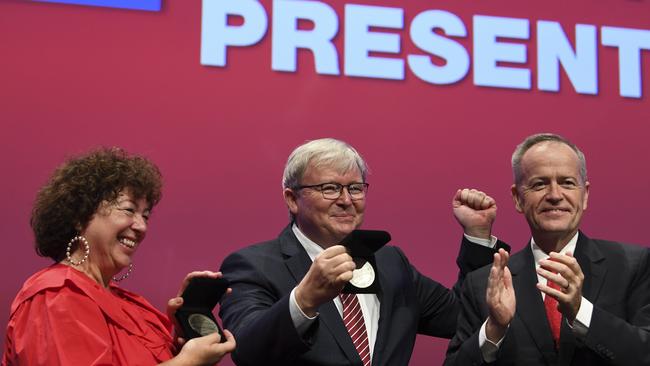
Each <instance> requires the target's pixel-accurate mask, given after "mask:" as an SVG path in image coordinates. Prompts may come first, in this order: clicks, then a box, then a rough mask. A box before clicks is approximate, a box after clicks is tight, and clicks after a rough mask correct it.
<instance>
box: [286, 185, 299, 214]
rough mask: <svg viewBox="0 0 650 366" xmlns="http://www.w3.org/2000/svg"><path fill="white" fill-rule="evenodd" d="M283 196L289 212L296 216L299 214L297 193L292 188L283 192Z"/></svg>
mask: <svg viewBox="0 0 650 366" xmlns="http://www.w3.org/2000/svg"><path fill="white" fill-rule="evenodd" d="M282 195H283V196H284V202H286V204H287V208H289V212H291V214H293V215H296V214H297V213H298V202H297V201H298V195H297V193H296V192H294V191H293V189H291V188H285V189H284V191H282Z"/></svg>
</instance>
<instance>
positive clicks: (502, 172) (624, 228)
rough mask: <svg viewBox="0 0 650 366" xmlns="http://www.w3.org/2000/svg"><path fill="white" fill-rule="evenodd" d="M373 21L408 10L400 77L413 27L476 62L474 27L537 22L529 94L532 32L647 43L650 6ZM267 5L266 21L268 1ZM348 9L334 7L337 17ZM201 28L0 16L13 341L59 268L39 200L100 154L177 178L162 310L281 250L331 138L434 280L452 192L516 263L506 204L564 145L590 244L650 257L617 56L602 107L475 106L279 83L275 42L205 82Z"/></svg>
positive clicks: (432, 344)
mask: <svg viewBox="0 0 650 366" xmlns="http://www.w3.org/2000/svg"><path fill="white" fill-rule="evenodd" d="M332 3H333V2H332ZM363 3H364V4H368V5H382V6H392V7H402V8H404V9H405V17H406V20H405V25H406V26H405V30H403V31H395V30H383V31H387V32H391V33H396V34H400V35H401V37H402V46H403V50H405V52H404V53H403V54H402V55H401V56H397V57H402V58H404V57H405V54H406V53H409V52H418V51H417V50H416V49H415V48H414V46H413V45H412V44H411V42H410V40H409V38H408V25H409V24H410V20H411V19H412V18H413V17H414V16H415V15H417V14H418V13H419V12H421V11H423V10H426V9H444V10H447V11H450V12H452V13H454V14H456V15H458V16H460V17H461V18H462V19H463V21H464V23H465V25H466V27H467V29H468V33H469V34H470V36H468V37H467V38H466V39H462V40H461V43H462V44H463V45H464V46H465V47H466V48H467V49H468V51H469V52H470V54H471V34H472V27H471V24H472V21H471V20H472V16H473V15H475V14H482V15H496V16H508V17H519V18H526V19H529V20H530V21H531V40H530V41H526V42H520V41H517V42H520V43H524V44H527V45H528V47H529V48H528V59H529V60H532V62H529V64H528V65H527V67H529V68H530V69H532V70H533V71H532V73H533V80H535V62H534V60H535V36H534V34H535V31H534V30H535V27H534V24H535V21H537V20H554V21H559V22H561V23H562V25H563V26H564V29H565V31H566V32H567V33H568V34H569V37H572V34H573V27H574V25H575V24H576V23H587V24H594V25H596V26H598V27H599V28H600V26H602V25H610V26H622V27H629V28H641V29H645V28H650V23H648V20H649V18H648V14H650V3H648V2H644V1H631V0H626V1H623V0H619V1H612V0H604V1H588V0H574V1H571V2H565V1H558V0H549V1H545V2H536V3H531V2H528V1H524V2H522V1H514V0H494V1H489V2H485V1H484V2H474V1H467V0H465V1H455V2H451V1H438V2H422V1H415V0H409V1H396V0H391V1H364V2H363ZM263 4H264V6H265V8H266V9H267V11H270V8H271V3H270V1H263ZM343 5H344V4H343V2H340V3H336V4H332V6H333V7H334V8H335V9H336V10H337V12H338V14H339V16H340V17H342V14H343V11H342V10H343ZM200 19H201V3H200V1H198V0H192V1H165V2H163V10H162V11H161V12H142V11H129V10H118V9H107V8H95V7H84V6H74V5H60V4H45V3H34V2H28V1H17V0H4V1H0V123H1V126H2V127H1V128H2V130H1V131H2V133H1V136H2V144H1V145H0V166H2V168H3V171H4V172H3V174H2V176H3V179H1V180H0V192H2V193H0V194H1V195H2V209H1V210H0V233H1V234H2V241H3V247H2V248H3V254H2V255H1V257H2V259H1V260H2V263H1V264H2V265H1V266H0V271H1V273H0V278H2V281H1V282H0V286H1V287H0V326H1V328H2V330H0V336H1V337H2V339H4V326H5V324H6V322H7V317H8V312H9V306H10V303H11V300H12V299H13V297H14V295H15V293H16V292H17V291H18V290H19V288H20V286H21V284H22V282H23V281H24V280H25V279H26V278H27V277H28V276H29V275H30V274H32V273H33V272H35V271H36V270H38V269H39V268H42V267H43V266H46V265H48V264H49V260H47V259H42V258H39V257H37V256H36V255H35V253H34V250H33V238H32V234H31V230H30V228H29V225H28V221H29V214H30V209H31V205H32V202H33V199H34V196H35V194H36V191H37V190H38V188H39V187H40V186H41V185H43V183H44V182H45V181H46V179H47V178H48V176H49V175H50V174H51V172H52V171H53V170H54V168H55V167H56V166H57V165H58V164H60V163H61V162H62V161H63V160H64V159H65V158H66V157H69V156H71V155H75V154H78V153H81V152H84V151H87V150H88V149H90V148H93V147H96V146H121V147H124V148H126V149H127V150H128V151H130V152H133V153H138V154H143V155H146V156H148V157H149V158H151V159H152V160H153V161H154V162H156V163H157V164H158V165H159V166H160V168H161V170H162V172H163V174H164V178H165V187H164V198H163V201H162V202H161V204H160V205H159V206H158V207H157V208H156V210H155V211H154V215H153V217H152V220H151V222H150V227H149V235H148V238H147V240H146V241H145V242H144V245H143V246H142V247H141V248H140V250H139V252H138V254H137V257H136V259H135V263H136V266H137V269H136V271H135V273H134V275H133V276H132V277H131V278H129V279H128V280H127V281H126V282H125V283H124V286H125V287H127V288H129V289H131V290H133V291H136V292H138V293H140V294H142V295H144V296H145V297H147V298H148V299H149V300H150V301H151V302H152V303H153V304H154V305H156V306H158V307H159V308H161V309H163V308H164V304H165V302H166V300H167V299H168V298H169V297H171V296H172V295H174V294H175V293H176V291H177V288H178V286H179V284H180V281H181V279H182V277H183V276H184V275H185V274H186V273H187V272H189V271H191V270H195V269H213V270H216V269H217V268H218V267H219V265H220V263H221V261H222V259H223V258H224V257H225V256H226V255H227V254H228V253H230V252H232V251H234V250H237V249H239V248H242V247H244V246H246V245H248V244H251V243H253V242H257V241H261V240H266V239H270V238H273V237H275V236H276V235H277V234H278V233H279V232H280V230H281V229H282V228H283V227H284V225H286V223H287V212H286V208H285V206H284V203H283V200H282V195H281V186H280V182H281V175H282V169H283V166H284V162H285V160H286V158H287V156H288V154H289V153H290V151H291V150H292V149H293V148H294V147H295V146H297V145H298V144H300V143H302V142H304V141H305V140H308V139H314V138H320V137H335V138H339V139H343V140H345V141H347V142H349V143H351V144H352V145H353V146H355V147H356V148H357V149H358V150H359V151H360V152H361V153H362V155H363V156H364V157H365V158H366V160H367V161H368V163H369V165H370V168H371V175H370V177H369V182H370V184H371V186H370V192H369V198H368V207H367V211H366V212H367V214H366V223H365V227H366V228H375V229H384V230H388V231H390V232H391V233H392V236H393V242H392V243H393V244H395V245H399V246H400V247H402V248H403V249H404V251H405V252H406V253H407V255H408V256H409V258H410V259H411V261H412V262H413V264H415V265H416V266H417V267H418V269H419V270H420V271H421V272H423V273H425V274H427V275H429V276H431V277H433V278H435V279H437V280H439V281H440V282H442V283H444V284H446V285H448V286H451V285H452V284H453V282H454V279H455V277H456V267H455V263H454V262H455V257H456V253H457V250H458V245H459V239H460V235H461V230H460V229H459V227H458V225H457V224H456V223H455V222H454V219H453V216H452V214H451V204H450V203H451V198H452V196H453V194H454V192H455V191H456V189H457V188H462V187H477V188H480V189H482V190H484V191H486V192H488V193H489V194H491V195H492V196H493V197H495V198H496V200H497V202H498V205H499V216H498V219H497V224H496V227H495V231H496V234H497V235H498V236H499V237H500V238H502V239H504V240H506V241H507V242H509V243H511V244H512V245H513V247H514V249H520V248H522V247H523V246H524V244H525V242H526V241H527V240H528V235H529V234H528V229H527V226H526V225H525V222H524V220H523V217H521V216H520V215H518V214H517V213H516V212H515V210H514V208H513V205H512V203H511V199H510V197H509V187H510V184H511V181H512V178H511V172H510V165H509V159H510V154H511V153H512V150H513V149H514V147H515V145H516V144H517V143H519V142H520V141H521V140H522V139H523V138H524V137H525V136H527V135H529V134H532V133H537V132H546V131H549V132H555V133H559V134H562V135H565V136H566V137H568V138H570V139H572V140H573V141H574V142H576V143H577V144H578V145H579V146H580V147H581V148H582V149H583V151H584V152H585V154H586V156H587V160H588V170H589V178H590V181H591V183H592V186H591V195H590V198H591V199H590V202H589V203H590V204H589V210H588V212H587V214H586V216H585V219H584V222H583V226H582V228H583V230H584V231H585V232H586V233H587V234H588V235H591V236H593V237H600V238H609V239H615V240H620V241H628V242H633V243H637V244H641V245H647V244H648V241H647V236H648V235H647V233H646V232H645V229H644V228H643V227H644V225H647V218H648V215H647V210H648V207H649V206H650V198H649V197H648V194H647V192H648V188H649V187H650V173H649V172H648V169H647V166H648V157H649V156H650V144H648V137H649V130H650V129H649V127H648V123H649V121H650V119H649V117H650V113H649V109H648V101H647V97H645V96H644V97H643V98H641V99H626V98H622V97H620V96H619V95H618V61H617V56H618V54H617V50H616V49H614V48H611V47H609V48H608V47H602V46H599V50H598V51H599V79H600V83H599V95H597V96H585V95H578V94H576V93H575V91H574V90H573V88H572V87H571V86H570V84H569V83H568V79H567V78H566V76H565V75H562V80H561V84H562V85H561V92H560V93H546V92H541V91H538V90H536V86H535V85H536V83H535V82H533V90H530V91H514V90H506V89H494V88H482V87H476V86H474V85H473V84H472V75H471V70H470V74H468V76H467V77H466V78H465V79H464V80H463V81H461V82H459V83H456V84H454V85H450V86H435V85H430V84H427V83H425V82H423V81H421V80H419V79H417V78H416V77H415V76H414V75H413V74H412V73H410V71H407V74H406V80H404V81H387V80H373V79H362V78H348V77H345V76H323V75H318V74H316V73H315V71H314V66H313V57H312V55H311V54H310V53H309V52H305V51H301V52H300V53H299V60H298V61H299V62H298V72H296V73H279V72H274V71H272V70H271V60H270V58H271V37H270V31H269V32H267V35H266V36H265V37H264V39H263V40H262V41H261V42H260V43H259V44H257V45H256V46H253V47H248V48H240V49H231V50H230V52H229V55H228V66H227V67H226V68H214V67H204V66H201V65H200V63H199V51H200V42H201V38H200V29H201V21H200ZM270 19H271V15H269V20H270ZM270 23H271V22H270V21H269V24H270ZM339 24H340V25H341V29H340V30H339V35H338V36H337V39H336V43H337V48H338V50H339V57H340V60H341V61H342V60H343V58H342V50H343V47H342V45H343V39H342V38H343V36H342V34H343V29H342V26H343V24H344V22H343V19H342V18H340V22H339ZM418 53H422V52H418ZM643 54H644V55H643V59H642V69H643V72H644V75H643V93H644V94H645V95H647V94H648V93H650V87H649V85H650V76H649V75H650V58H649V55H648V52H647V51H645V52H643ZM384 56H386V57H396V56H394V55H384ZM341 66H342V64H341ZM73 311H74V310H73ZM446 345H447V341H446V340H438V339H433V338H428V337H420V338H419V339H418V344H417V347H416V350H415V353H414V355H413V358H412V362H411V363H412V364H413V365H425V364H426V365H429V364H439V363H442V359H443V358H444V356H443V355H444V350H445V349H446ZM224 364H230V361H229V360H228V361H227V362H224Z"/></svg>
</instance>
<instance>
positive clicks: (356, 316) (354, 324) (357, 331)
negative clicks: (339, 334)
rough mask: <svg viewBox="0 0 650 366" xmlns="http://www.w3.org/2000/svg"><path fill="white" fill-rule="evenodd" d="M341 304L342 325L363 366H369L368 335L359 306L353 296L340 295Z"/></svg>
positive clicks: (355, 296) (355, 297)
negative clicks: (348, 334)
mask: <svg viewBox="0 0 650 366" xmlns="http://www.w3.org/2000/svg"><path fill="white" fill-rule="evenodd" d="M341 302H342V303H343V323H345V328H347V330H348V333H350V337H351V338H352V343H354V348H356V349H357V352H358V353H359V357H361V361H363V365H364V366H370V347H369V346H368V333H367V332H366V323H365V322H364V321H363V314H362V313H361V305H359V300H358V299H357V295H355V294H341Z"/></svg>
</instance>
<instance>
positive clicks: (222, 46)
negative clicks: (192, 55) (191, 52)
mask: <svg viewBox="0 0 650 366" xmlns="http://www.w3.org/2000/svg"><path fill="white" fill-rule="evenodd" d="M229 15H238V16H240V17H242V18H244V24H242V25H240V26H232V25H228V16H229ZM267 26H268V20H267V17H266V11H265V10H264V7H263V6H262V5H261V4H260V3H259V2H258V1H256V0H203V14H202V17H201V65H206V66H221V67H224V66H226V52H227V48H228V46H240V47H241V46H252V45H254V44H256V43H257V42H259V41H260V40H261V39H262V37H263V36H264V34H265V33H266V29H267Z"/></svg>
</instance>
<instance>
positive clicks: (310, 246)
mask: <svg viewBox="0 0 650 366" xmlns="http://www.w3.org/2000/svg"><path fill="white" fill-rule="evenodd" d="M291 230H292V231H293V233H294V235H296V238H297V239H298V241H299V242H300V245H302V247H303V248H305V251H307V255H309V258H311V261H312V262H313V261H314V259H315V258H316V257H317V256H318V255H319V254H321V253H322V252H323V251H324V250H325V249H323V248H322V247H321V246H320V245H318V244H316V243H315V242H314V241H312V240H311V239H309V238H308V237H307V236H306V235H305V234H303V233H302V231H300V229H299V228H298V225H296V223H295V222H294V223H293V225H291Z"/></svg>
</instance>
